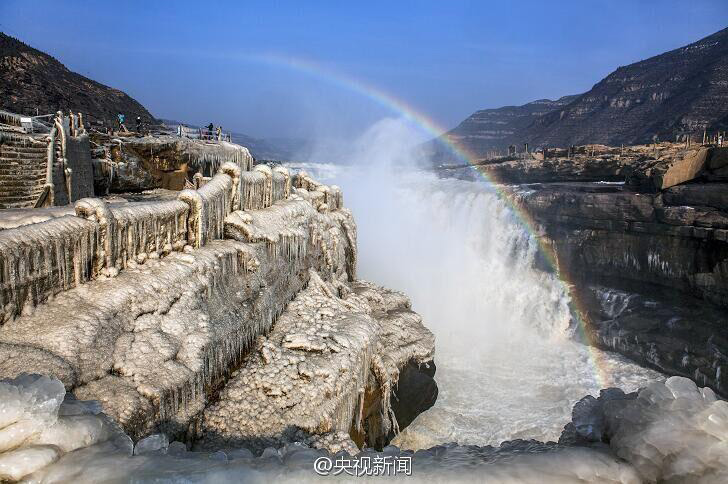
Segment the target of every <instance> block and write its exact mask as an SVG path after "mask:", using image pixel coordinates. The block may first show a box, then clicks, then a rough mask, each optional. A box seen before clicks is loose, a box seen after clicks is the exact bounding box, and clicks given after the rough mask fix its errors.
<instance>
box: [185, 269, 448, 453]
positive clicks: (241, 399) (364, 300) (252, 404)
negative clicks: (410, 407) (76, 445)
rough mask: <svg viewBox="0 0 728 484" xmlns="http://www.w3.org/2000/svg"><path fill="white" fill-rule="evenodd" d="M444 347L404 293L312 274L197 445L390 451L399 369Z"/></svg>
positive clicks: (208, 417) (233, 382)
mask: <svg viewBox="0 0 728 484" xmlns="http://www.w3.org/2000/svg"><path fill="white" fill-rule="evenodd" d="M352 287H353V288H354V290H352ZM434 347H435V341H434V336H433V335H432V333H431V332H430V331H429V330H427V328H425V327H424V325H423V324H422V319H421V318H420V317H419V315H417V314H416V313H414V312H412V310H411V309H410V303H409V300H408V299H407V298H406V297H405V296H404V295H403V294H401V293H397V292H393V291H389V290H387V289H384V288H381V287H377V286H375V285H373V284H369V283H366V282H355V283H353V284H352V285H351V286H350V285H348V284H346V283H343V282H340V281H331V282H326V281H324V280H322V279H321V277H319V275H318V274H316V273H315V272H313V271H312V272H311V275H310V278H309V284H308V287H307V288H306V289H305V290H304V291H302V292H301V293H299V294H298V296H296V298H295V299H294V300H293V301H292V302H291V303H289V305H288V307H287V309H286V310H285V311H284V312H283V314H281V316H280V317H279V319H278V320H277V322H276V324H275V327H274V328H273V330H272V331H271V333H270V334H269V335H268V336H267V337H264V338H259V339H258V341H257V342H256V344H255V348H254V350H253V351H252V352H251V353H250V354H249V355H248V356H247V357H246V358H245V361H244V362H243V364H242V366H241V367H240V369H239V370H238V371H237V372H235V374H233V376H232V377H231V379H230V381H229V382H228V384H227V385H226V387H225V388H224V389H223V391H222V392H221V393H220V400H219V402H217V403H215V404H213V405H211V406H210V407H208V408H207V409H206V410H205V412H204V416H203V423H202V435H203V437H202V440H201V441H200V442H198V444H197V446H198V447H199V448H201V449H217V448H221V447H233V446H245V447H247V448H250V449H253V450H255V451H259V452H260V451H263V449H265V448H266V447H270V446H273V447H280V446H282V445H284V444H286V443H290V442H295V441H305V442H307V443H308V444H310V445H313V446H317V447H324V448H328V449H329V450H332V451H337V450H340V449H345V450H349V451H355V450H356V449H357V445H358V446H360V447H363V446H369V447H381V446H382V445H383V444H386V441H387V438H388V436H389V435H390V432H391V431H393V430H395V429H396V427H397V419H396V416H395V415H394V412H393V411H392V407H391V405H390V398H391V396H392V390H393V388H394V387H395V385H396V384H397V382H398V379H399V370H400V369H401V368H404V367H405V366H406V365H407V364H408V362H410V361H413V362H415V363H416V364H424V363H427V362H430V361H431V360H432V358H433V354H434ZM434 392H435V393H436V387H435V388H434ZM433 401H434V398H433ZM422 410H424V409H420V411H422ZM352 438H353V439H354V440H352Z"/></svg>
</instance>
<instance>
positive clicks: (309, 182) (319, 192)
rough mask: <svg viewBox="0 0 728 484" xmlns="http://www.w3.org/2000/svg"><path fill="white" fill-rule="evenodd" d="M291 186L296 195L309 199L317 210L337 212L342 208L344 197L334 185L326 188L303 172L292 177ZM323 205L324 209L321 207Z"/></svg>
mask: <svg viewBox="0 0 728 484" xmlns="http://www.w3.org/2000/svg"><path fill="white" fill-rule="evenodd" d="M293 186H294V187H295V188H296V189H297V190H296V193H299V194H301V195H303V196H304V197H305V198H307V199H309V200H310V201H311V203H312V204H313V205H314V207H316V208H317V209H319V210H322V209H327V210H338V209H340V208H343V206H344V196H343V194H342V192H341V189H340V188H339V187H338V186H336V185H331V186H327V185H324V184H323V183H319V182H317V181H316V180H314V179H313V178H311V177H310V176H309V175H308V173H306V172H305V171H302V172H299V173H297V174H296V175H294V176H293ZM323 204H325V205H326V206H325V207H322V205H323Z"/></svg>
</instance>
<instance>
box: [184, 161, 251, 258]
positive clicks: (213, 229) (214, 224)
mask: <svg viewBox="0 0 728 484" xmlns="http://www.w3.org/2000/svg"><path fill="white" fill-rule="evenodd" d="M240 175H241V172H240V167H238V166H237V165H236V164H235V163H232V162H227V163H225V164H223V166H222V167H221V168H220V172H219V173H218V174H217V175H215V176H214V177H212V179H211V180H210V181H208V182H207V183H205V184H204V185H203V186H202V187H200V189H199V190H183V191H182V192H181V193H180V194H179V199H180V200H181V201H183V202H185V203H186V204H187V205H188V206H189V214H188V223H187V241H188V243H189V244H190V245H191V246H193V247H202V246H203V245H205V244H206V243H207V241H209V240H214V239H221V238H223V232H224V227H225V217H227V215H228V214H229V213H230V212H232V211H234V210H238V209H239V208H240V192H239V188H238V187H239V186H240Z"/></svg>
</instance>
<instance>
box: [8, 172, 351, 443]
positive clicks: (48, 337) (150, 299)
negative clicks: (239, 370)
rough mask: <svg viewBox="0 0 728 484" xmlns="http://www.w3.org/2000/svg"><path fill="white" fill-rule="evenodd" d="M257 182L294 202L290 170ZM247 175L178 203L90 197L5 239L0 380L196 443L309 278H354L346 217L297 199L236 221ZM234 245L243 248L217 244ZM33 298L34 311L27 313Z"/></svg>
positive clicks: (226, 178) (218, 179)
mask: <svg viewBox="0 0 728 484" xmlns="http://www.w3.org/2000/svg"><path fill="white" fill-rule="evenodd" d="M256 173H261V174H263V173H275V175H276V179H277V180H278V182H279V183H280V187H279V189H280V190H279V193H278V195H276V196H282V195H285V194H286V193H287V192H288V190H289V187H288V181H289V180H290V177H288V176H287V172H286V171H285V170H284V169H276V170H275V171H272V170H270V169H269V168H261V169H259V170H258V171H257V172H256ZM243 174H244V173H241V172H240V170H239V168H238V167H237V166H236V165H234V164H226V165H223V166H222V167H221V172H220V173H218V174H217V175H215V176H214V177H213V178H212V179H211V180H210V181H209V182H208V183H206V184H205V185H204V186H203V187H202V188H200V189H199V190H189V191H183V192H182V193H181V194H180V196H179V199H178V200H175V199H171V200H162V201H154V202H141V203H119V204H110V203H106V202H105V201H103V200H100V199H83V200H81V201H79V202H78V203H77V205H76V213H77V215H78V216H77V217H73V216H66V217H61V218H58V219H54V220H50V221H47V222H43V223H40V224H34V225H28V226H24V227H20V228H19V229H16V230H12V231H4V232H2V233H0V241H2V240H3V239H6V240H7V243H6V245H7V247H8V249H9V250H8V251H4V252H3V261H4V262H3V265H2V269H3V270H4V271H5V272H4V279H3V281H4V282H5V281H6V284H5V285H4V286H3V289H4V292H3V293H2V297H3V298H4V299H3V305H4V309H7V311H6V314H8V313H9V315H8V316H6V321H5V324H4V325H3V326H2V327H0V375H3V376H15V375H17V374H19V373H20V372H22V371H34V372H38V373H43V374H47V375H52V376H54V377H56V378H59V379H60V380H61V381H63V383H64V384H65V386H66V388H67V389H68V390H73V391H74V392H75V394H76V395H78V396H79V397H82V398H95V399H98V400H100V401H101V402H102V404H103V405H104V408H105V409H106V411H107V412H108V413H109V414H110V415H112V416H113V417H114V418H115V419H117V420H118V421H119V422H120V423H121V424H122V425H123V426H124V428H125V429H126V430H127V431H128V432H129V433H130V434H132V435H133V436H134V437H139V436H143V435H146V434H148V433H149V432H151V431H153V429H155V428H163V429H164V430H165V431H167V432H170V433H172V434H175V435H177V434H180V433H181V434H185V433H189V432H191V433H190V435H193V434H194V432H195V431H194V428H193V427H194V426H193V427H190V425H191V424H192V423H193V420H194V418H196V417H195V416H196V415H197V414H198V413H199V412H200V410H201V409H202V408H203V407H204V405H205V402H206V398H207V397H208V396H209V395H211V394H213V393H214V392H216V388H217V387H218V386H219V385H221V383H222V382H224V380H225V379H226V378H227V374H228V373H229V371H230V370H231V369H232V368H234V367H235V366H236V365H237V364H238V363H239V361H240V359H241V358H242V356H243V354H244V352H245V351H246V349H247V348H248V347H249V346H250V344H251V343H252V341H253V340H254V339H255V338H256V337H257V336H258V335H261V334H263V333H265V332H267V331H268V330H269V329H270V327H271V325H272V324H273V322H274V320H275V319H276V317H277V316H278V315H279V314H280V313H281V312H282V311H283V310H284V308H285V306H286V304H287V303H288V301H290V300H291V299H293V298H294V297H295V295H296V294H297V293H298V292H299V291H300V290H301V289H302V288H304V287H305V285H306V284H307V282H308V278H309V269H314V270H316V271H318V272H319V273H320V274H321V275H322V276H323V277H325V278H327V279H332V280H341V281H348V280H350V279H352V278H353V277H354V269H355V258H354V254H355V246H354V245H353V244H354V243H355V240H356V234H355V226H354V223H353V219H352V216H351V214H350V213H349V212H348V211H347V210H345V209H340V210H336V211H334V212H327V213H325V214H324V213H321V212H319V211H317V210H316V209H315V208H314V207H313V205H311V204H310V203H309V202H307V201H305V200H303V199H302V198H301V197H299V196H295V195H291V196H289V199H287V200H276V201H275V203H273V204H272V205H271V206H269V207H267V208H261V209H259V210H249V211H239V210H236V211H233V210H234V209H235V208H236V206H239V204H240V203H241V202H242V201H243V199H242V197H241V196H240V193H241V192H240V191H239V190H238V189H237V187H238V180H240V184H242V185H243V186H245V185H246V181H245V180H244V179H243V177H242V175H243ZM264 176H265V175H264ZM271 179H272V177H271ZM272 189H273V185H272V184H269V185H268V186H267V188H266V187H265V186H264V190H263V192H264V196H265V199H266V200H269V201H273V199H274V198H276V196H274V195H273V194H272V192H271V190H272ZM50 228H53V229H54V230H50ZM64 230H66V232H68V233H66V232H64ZM35 234H37V236H36V235H35ZM226 234H227V237H228V238H229V239H233V240H216V239H221V238H223V237H224V236H226ZM27 239H30V241H31V243H28V242H27ZM235 239H237V240H235ZM20 241H24V243H20ZM36 241H37V242H36ZM34 244H35V245H34ZM36 246H37V248H36ZM44 251H45V252H44ZM46 252H49V253H50V254H51V257H47V256H45V254H46ZM38 254H40V257H39V256H38ZM6 261H10V262H6ZM26 261H29V262H26ZM38 261H40V262H46V264H45V265H44V264H42V263H39V262H38ZM58 261H60V262H64V261H65V265H63V264H62V265H61V266H60V269H59V268H57V267H56V266H54V265H53V264H57V263H58ZM50 263H53V264H51V266H50V267H49V268H48V267H46V266H47V265H48V264H50ZM41 269H44V270H45V272H41V271H40V270H41ZM38 273H39V274H38ZM39 276H43V277H45V278H46V279H48V278H51V279H50V280H45V279H42V278H41V277H39ZM106 276H114V277H112V278H111V279H109V278H107V277H106ZM58 278H60V281H58V280H57V279H58ZM82 282H83V283H85V284H81V283H82ZM23 284H25V286H23ZM34 284H35V285H34ZM26 286H27V287H29V288H30V289H33V288H35V287H37V290H35V292H30V291H29V290H28V289H26ZM74 286H75V287H74ZM64 289H66V290H64ZM42 291H46V292H47V294H45V293H43V292H42ZM36 293H37V294H36ZM28 294H30V295H32V297H33V298H34V299H33V300H32V301H31V302H32V303H33V304H25V305H23V303H24V301H25V299H26V298H28V297H30V296H27V295H28ZM51 296H53V297H51ZM46 299H47V301H46V303H45V304H40V305H37V304H38V303H39V302H41V301H43V300H46ZM6 301H7V302H6ZM36 305H37V307H36ZM17 307H24V308H25V310H24V311H22V312H21V311H17V310H16V309H15V308H17ZM18 313H21V314H18ZM21 355H22V357H21Z"/></svg>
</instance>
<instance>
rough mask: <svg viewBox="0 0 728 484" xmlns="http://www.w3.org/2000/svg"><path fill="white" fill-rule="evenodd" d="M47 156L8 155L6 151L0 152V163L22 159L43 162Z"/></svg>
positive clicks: (20, 160)
mask: <svg viewBox="0 0 728 484" xmlns="http://www.w3.org/2000/svg"><path fill="white" fill-rule="evenodd" d="M46 160H47V158H46V157H45V156H35V155H33V156H13V155H9V154H8V153H0V164H2V163H10V162H13V163H17V162H22V161H27V162H32V163H45V162H46Z"/></svg>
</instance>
